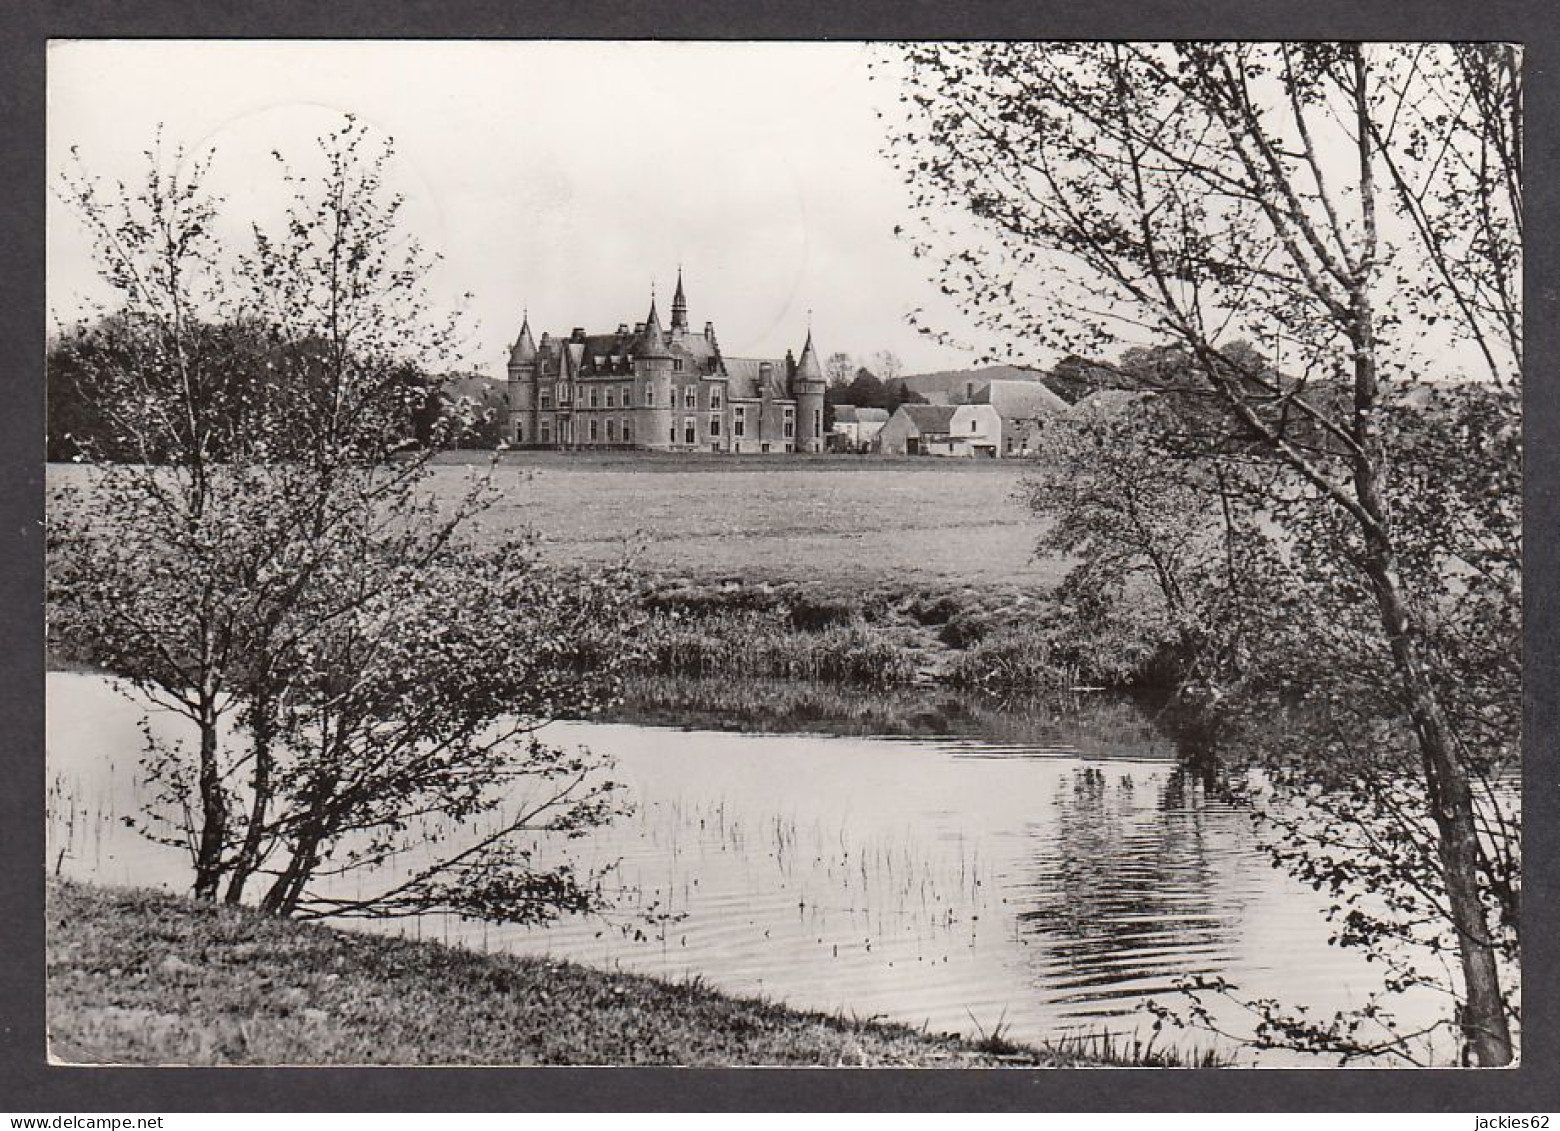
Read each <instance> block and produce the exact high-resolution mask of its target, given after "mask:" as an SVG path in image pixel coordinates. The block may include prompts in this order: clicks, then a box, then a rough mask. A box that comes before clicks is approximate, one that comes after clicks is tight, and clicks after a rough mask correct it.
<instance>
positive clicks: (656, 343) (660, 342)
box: [634, 298, 672, 357]
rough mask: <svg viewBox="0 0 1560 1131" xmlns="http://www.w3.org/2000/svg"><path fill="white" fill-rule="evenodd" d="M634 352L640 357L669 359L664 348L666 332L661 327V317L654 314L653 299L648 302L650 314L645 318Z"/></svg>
mask: <svg viewBox="0 0 1560 1131" xmlns="http://www.w3.org/2000/svg"><path fill="white" fill-rule="evenodd" d="M634 352H635V353H636V354H638V355H639V356H640V357H671V356H672V352H671V350H669V349H667V348H666V331H665V330H664V329H662V327H661V316H660V315H659V314H657V313H656V312H655V299H653V298H652V299H651V300H650V313H649V314H647V315H646V316H645V329H644V333H643V334H641V335H640V338H639V342H638V343H637V345H636V346H635V349H634Z"/></svg>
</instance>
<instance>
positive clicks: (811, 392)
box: [791, 329, 827, 452]
mask: <svg viewBox="0 0 1560 1131" xmlns="http://www.w3.org/2000/svg"><path fill="white" fill-rule="evenodd" d="M826 385H827V382H826V381H825V380H824V377H823V366H821V365H819V364H818V353H817V351H816V350H814V349H813V340H812V330H811V329H809V330H808V331H807V344H806V345H805V346H803V347H802V356H801V358H800V359H799V360H798V361H797V363H796V372H795V373H794V374H793V375H792V377H791V395H792V397H794V398H795V399H796V450H797V451H799V452H821V451H823V390H824V388H825V387H826Z"/></svg>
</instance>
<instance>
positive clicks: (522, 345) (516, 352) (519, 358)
mask: <svg viewBox="0 0 1560 1131" xmlns="http://www.w3.org/2000/svg"><path fill="white" fill-rule="evenodd" d="M535 360H536V342H535V341H534V340H533V339H532V337H531V312H530V311H529V310H527V311H526V312H525V316H524V318H523V319H522V320H521V322H520V336H519V337H518V338H516V339H515V344H514V348H512V349H511V350H510V351H509V364H510V365H524V364H526V363H527V362H531V361H535Z"/></svg>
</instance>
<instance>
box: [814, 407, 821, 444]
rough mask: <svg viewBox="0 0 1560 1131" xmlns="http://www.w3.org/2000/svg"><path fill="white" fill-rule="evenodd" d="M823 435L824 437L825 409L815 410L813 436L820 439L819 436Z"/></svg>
mask: <svg viewBox="0 0 1560 1131" xmlns="http://www.w3.org/2000/svg"><path fill="white" fill-rule="evenodd" d="M822 435H823V409H821V408H815V409H813V436H814V437H818V436H822Z"/></svg>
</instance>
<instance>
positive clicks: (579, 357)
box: [508, 272, 824, 453]
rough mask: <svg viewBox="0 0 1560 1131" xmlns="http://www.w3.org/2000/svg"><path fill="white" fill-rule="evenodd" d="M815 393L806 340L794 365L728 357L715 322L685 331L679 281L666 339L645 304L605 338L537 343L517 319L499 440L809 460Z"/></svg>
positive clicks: (816, 371)
mask: <svg viewBox="0 0 1560 1131" xmlns="http://www.w3.org/2000/svg"><path fill="white" fill-rule="evenodd" d="M823 389H824V378H823V369H822V367H821V366H820V365H819V363H818V356H817V351H816V350H815V349H814V348H813V341H812V332H811V331H809V332H808V334H807V343H806V344H805V345H804V346H803V347H802V354H801V357H800V358H796V357H793V356H792V354H791V353H790V352H789V351H787V353H786V355H785V357H783V358H746V357H728V356H726V355H725V354H724V353H722V352H721V348H720V344H719V342H718V341H717V340H716V337H715V324H714V323H713V322H706V323H705V324H704V329H703V331H702V332H695V331H693V330H690V329H689V324H688V302H687V298H686V296H685V294H684V292H683V281H682V273H681V272H678V276H677V294H676V297H675V298H673V300H672V323H671V327H670V328H669V329H663V328H662V325H661V319H660V316H659V315H658V314H657V313H656V307H655V297H654V295H652V296H651V299H650V312H649V314H648V315H647V316H646V317H645V320H644V321H643V322H638V323H635V324H634V325H633V326H632V328H630V326H629V325H628V323H626V322H625V323H622V324H620V325H619V326H618V328H617V329H616V330H615V331H613V332H612V333H610V334H588V333H586V332H585V329H584V327H576V328H575V329H574V331H573V332H572V333H571V334H570V335H569V336H568V337H567V338H555V337H553V336H552V335H551V334H547V333H544V334H543V335H542V337H541V340H540V341H536V340H535V339H533V337H532V335H531V322H530V318H529V316H527V317H526V318H525V320H524V321H523V322H522V324H521V326H520V336H519V337H518V338H517V339H516V341H515V344H514V348H513V349H511V350H510V354H509V430H508V439H509V440H510V442H511V443H513V444H515V445H516V446H519V447H527V448H569V449H575V448H587V449H589V448H648V449H654V450H659V451H682V452H776V453H782V452H819V451H822V450H823Z"/></svg>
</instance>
